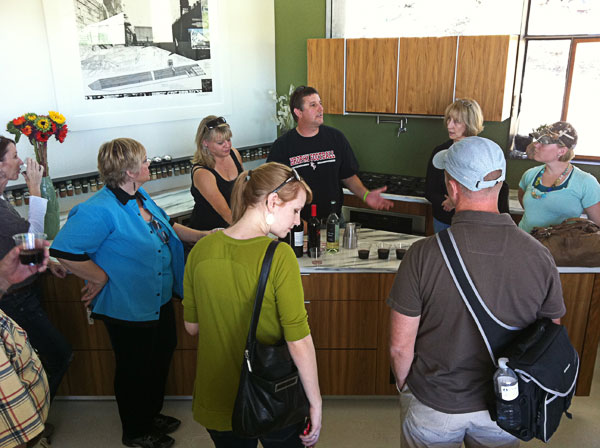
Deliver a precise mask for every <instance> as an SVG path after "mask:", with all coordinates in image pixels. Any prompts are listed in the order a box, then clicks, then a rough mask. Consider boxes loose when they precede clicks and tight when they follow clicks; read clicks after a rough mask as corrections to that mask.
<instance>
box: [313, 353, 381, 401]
mask: <svg viewBox="0 0 600 448" xmlns="http://www.w3.org/2000/svg"><path fill="white" fill-rule="evenodd" d="M376 354H377V351H376V350H317V369H318V371H319V386H320V388H321V394H322V395H374V394H375V371H376V364H377V356H376Z"/></svg>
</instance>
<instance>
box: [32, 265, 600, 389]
mask: <svg viewBox="0 0 600 448" xmlns="http://www.w3.org/2000/svg"><path fill="white" fill-rule="evenodd" d="M560 278H561V283H562V287H563V294H564V299H565V305H566V308H567V313H566V315H565V316H564V318H563V319H562V323H563V324H564V325H565V327H566V328H567V331H568V333H569V337H570V338H571V341H572V343H573V345H574V346H575V348H576V349H577V351H578V353H579V355H580V359H581V364H580V369H579V372H580V373H579V379H578V381H577V395H580V396H588V395H589V394H590V389H591V384H592V377H593V373H594V365H595V362H596V355H597V351H598V343H599V341H600V274H594V273H585V274H561V276H560ZM394 279H395V273H323V274H321V273H319V274H306V275H302V284H303V287H304V295H305V300H306V302H307V303H306V309H307V312H308V319H309V324H310V327H311V332H312V337H313V340H314V343H315V348H316V352H317V362H318V369H319V382H320V385H321V392H322V394H323V395H375V394H378V395H393V394H396V393H397V392H396V388H395V385H394V379H393V377H392V375H391V368H390V355H389V348H388V332H389V327H388V325H389V316H390V309H389V307H388V306H387V304H386V303H385V301H386V299H387V297H388V294H389V291H390V289H391V287H392V284H393V282H394ZM42 281H43V282H44V285H43V287H44V291H45V299H44V307H45V309H46V310H47V312H48V314H49V316H50V319H51V320H52V321H53V322H54V324H55V325H56V327H57V328H58V329H59V330H60V331H61V332H62V333H63V334H64V335H65V336H66V337H67V339H68V340H69V341H70V342H71V344H72V346H73V351H74V358H73V361H72V363H71V365H70V367H69V370H68V372H67V374H66V376H65V378H64V380H63V382H62V384H61V387H60V389H59V391H58V394H59V395H83V396H94V395H114V392H113V377H114V369H115V365H114V356H113V352H112V349H111V347H110V341H109V339H108V336H107V333H106V329H105V328H104V325H103V324H102V323H101V322H99V321H94V322H93V324H90V323H89V322H88V320H87V317H86V313H85V309H84V307H83V305H82V304H81V302H80V301H79V297H80V288H81V286H82V282H81V280H79V279H78V278H77V277H75V276H73V275H70V276H68V277H67V278H66V279H56V278H54V277H52V276H51V275H44V276H43V277H42ZM174 305H175V314H176V322H177V339H178V343H177V348H176V350H175V353H174V356H173V362H172V364H171V370H170V372H169V377H168V379H167V388H166V394H167V395H191V394H192V390H193V382H194V377H195V370H196V338H195V337H191V336H189V335H188V334H187V333H185V330H184V327H183V307H182V305H181V302H179V301H175V303H174Z"/></svg>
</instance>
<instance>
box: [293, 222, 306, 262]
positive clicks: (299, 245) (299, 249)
mask: <svg viewBox="0 0 600 448" xmlns="http://www.w3.org/2000/svg"><path fill="white" fill-rule="evenodd" d="M291 234H292V235H291V243H292V244H291V246H292V249H294V253H295V254H296V257H298V258H300V257H301V256H302V254H303V253H304V224H303V223H302V220H301V221H300V224H298V225H297V226H294V227H292V231H291Z"/></svg>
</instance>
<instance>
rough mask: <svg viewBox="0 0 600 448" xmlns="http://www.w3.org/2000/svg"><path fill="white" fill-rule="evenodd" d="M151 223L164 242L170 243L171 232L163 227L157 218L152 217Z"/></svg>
mask: <svg viewBox="0 0 600 448" xmlns="http://www.w3.org/2000/svg"><path fill="white" fill-rule="evenodd" d="M150 225H151V226H152V228H153V229H154V231H155V232H156V234H157V235H158V237H159V238H160V240H161V241H162V242H163V244H168V243H169V234H168V233H167V232H166V231H165V230H164V229H163V228H162V226H161V225H160V223H159V222H158V221H157V220H156V219H154V218H152V221H150Z"/></svg>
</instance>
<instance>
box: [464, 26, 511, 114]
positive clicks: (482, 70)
mask: <svg viewBox="0 0 600 448" xmlns="http://www.w3.org/2000/svg"><path fill="white" fill-rule="evenodd" d="M517 44H518V38H517V36H461V37H460V38H459V43H458V61H457V66H456V93H455V97H456V98H474V99H475V100H476V101H477V102H478V103H479V105H480V106H481V109H482V111H483V117H484V119H485V120H488V121H502V120H504V119H506V118H508V117H509V116H510V106H511V101H512V90H513V84H514V77H515V68H516V55H517Z"/></svg>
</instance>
